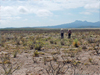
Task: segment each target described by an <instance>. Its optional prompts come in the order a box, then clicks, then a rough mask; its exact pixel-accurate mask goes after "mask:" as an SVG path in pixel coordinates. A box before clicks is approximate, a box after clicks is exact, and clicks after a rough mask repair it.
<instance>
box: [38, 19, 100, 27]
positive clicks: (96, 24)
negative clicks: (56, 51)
mask: <svg viewBox="0 0 100 75" xmlns="http://www.w3.org/2000/svg"><path fill="white" fill-rule="evenodd" d="M40 28H100V21H98V22H94V23H93V22H87V21H79V20H76V21H75V22H72V23H67V24H61V25H56V26H45V27H40Z"/></svg>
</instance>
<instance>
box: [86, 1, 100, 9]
mask: <svg viewBox="0 0 100 75" xmlns="http://www.w3.org/2000/svg"><path fill="white" fill-rule="evenodd" d="M99 7H100V2H96V3H91V4H86V5H85V6H84V8H85V9H99Z"/></svg>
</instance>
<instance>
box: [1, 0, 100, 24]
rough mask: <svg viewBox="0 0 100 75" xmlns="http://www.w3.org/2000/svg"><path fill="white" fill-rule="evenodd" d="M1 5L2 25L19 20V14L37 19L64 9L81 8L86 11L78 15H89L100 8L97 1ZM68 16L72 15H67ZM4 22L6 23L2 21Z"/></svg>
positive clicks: (32, 1) (39, 0) (55, 0)
mask: <svg viewBox="0 0 100 75" xmlns="http://www.w3.org/2000/svg"><path fill="white" fill-rule="evenodd" d="M8 2H9V3H8V5H7V2H6V1H5V2H4V1H3V2H2V3H1V12H0V15H1V19H3V20H2V21H0V22H2V23H4V22H8V20H13V19H14V20H16V19H20V18H21V17H20V15H21V14H36V15H37V16H39V17H48V16H52V15H55V16H56V14H54V13H53V11H61V10H66V9H74V8H79V7H83V8H85V9H86V10H88V9H89V10H91V11H86V10H85V11H82V12H80V14H85V15H90V14H92V12H98V9H99V7H100V1H99V0H28V1H20V0H14V1H12V0H9V1H8ZM78 13H79V12H78ZM68 15H72V14H70V13H68ZM4 20H6V21H4Z"/></svg>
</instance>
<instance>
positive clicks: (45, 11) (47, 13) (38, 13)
mask: <svg viewBox="0 0 100 75" xmlns="http://www.w3.org/2000/svg"><path fill="white" fill-rule="evenodd" d="M36 14H37V15H38V16H40V17H42V16H50V15H53V13H51V12H50V11H49V10H45V9H41V10H38V11H36Z"/></svg>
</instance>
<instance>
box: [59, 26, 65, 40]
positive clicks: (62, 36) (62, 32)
mask: <svg viewBox="0 0 100 75" xmlns="http://www.w3.org/2000/svg"><path fill="white" fill-rule="evenodd" d="M60 33H61V39H63V38H64V30H63V29H62V28H61V31H60Z"/></svg>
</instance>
